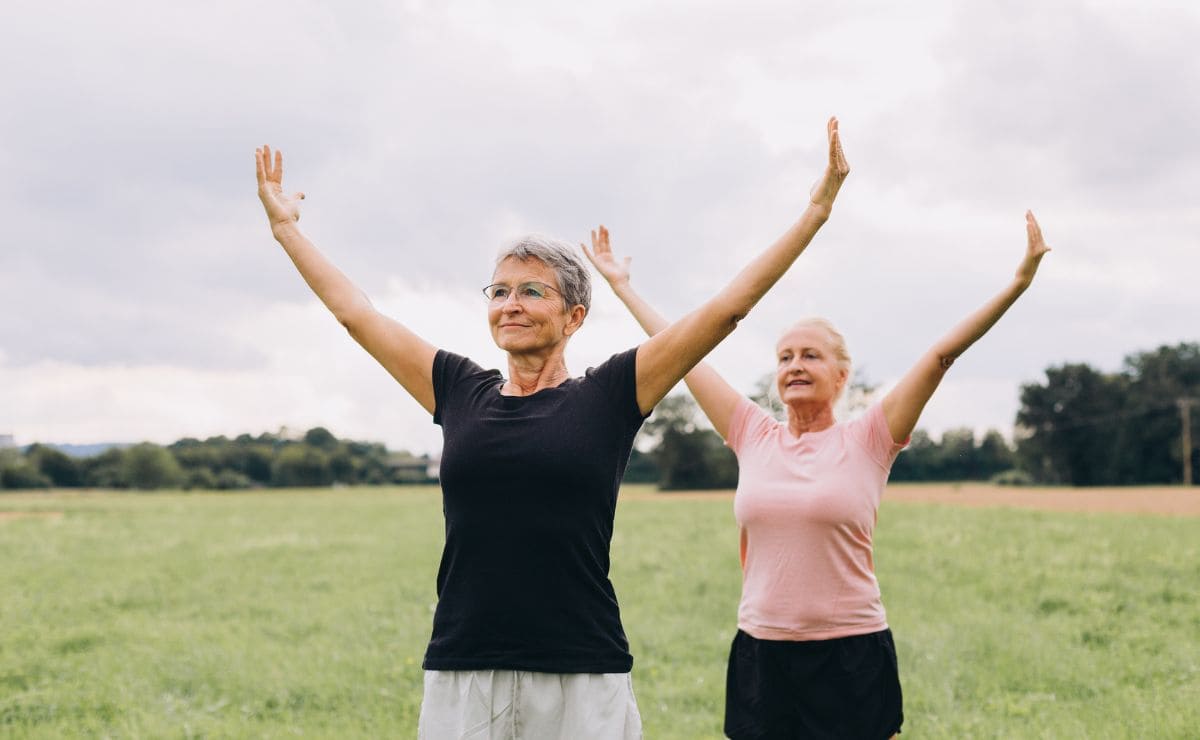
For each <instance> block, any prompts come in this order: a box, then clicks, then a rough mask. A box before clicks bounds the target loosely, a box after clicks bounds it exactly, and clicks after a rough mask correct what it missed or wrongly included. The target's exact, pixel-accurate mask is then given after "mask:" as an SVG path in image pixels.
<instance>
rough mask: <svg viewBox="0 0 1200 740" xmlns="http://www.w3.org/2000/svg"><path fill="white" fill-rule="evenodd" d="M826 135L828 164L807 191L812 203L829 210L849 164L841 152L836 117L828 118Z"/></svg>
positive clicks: (848, 169)
mask: <svg viewBox="0 0 1200 740" xmlns="http://www.w3.org/2000/svg"><path fill="white" fill-rule="evenodd" d="M825 130H826V135H827V136H828V138H829V164H827V165H826V166H825V171H824V172H823V173H821V179H819V180H817V182H816V184H815V185H813V187H812V191H811V192H810V193H809V198H811V200H812V202H813V204H814V205H818V206H823V207H825V208H827V209H829V210H832V209H833V201H834V199H835V198H837V194H838V190H840V189H841V187H842V183H843V182H845V181H846V176H847V175H849V174H850V164H849V163H848V162H847V161H846V155H845V154H844V153H843V152H842V137H841V134H839V133H838V120H837V118H830V119H829V123H828V124H826V126H825Z"/></svg>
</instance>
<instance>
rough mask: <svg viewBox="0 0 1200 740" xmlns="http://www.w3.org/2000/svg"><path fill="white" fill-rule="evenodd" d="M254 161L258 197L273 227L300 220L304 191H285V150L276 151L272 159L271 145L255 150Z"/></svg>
mask: <svg viewBox="0 0 1200 740" xmlns="http://www.w3.org/2000/svg"><path fill="white" fill-rule="evenodd" d="M254 163H255V166H256V169H257V173H258V199H259V200H261V201H262V204H263V208H265V209H266V211H267V220H268V221H270V222H271V228H272V229H274V228H275V227H277V226H285V225H290V224H292V223H295V222H296V221H299V220H300V201H302V200H304V193H293V194H292V195H287V194H285V193H284V192H283V152H280V151H276V152H275V160H274V162H272V161H271V147H269V146H263V147H262V148H261V149H255V150H254Z"/></svg>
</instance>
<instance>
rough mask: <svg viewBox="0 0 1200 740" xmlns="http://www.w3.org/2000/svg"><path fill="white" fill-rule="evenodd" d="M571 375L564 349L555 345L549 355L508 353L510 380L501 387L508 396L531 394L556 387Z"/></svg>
mask: <svg viewBox="0 0 1200 740" xmlns="http://www.w3.org/2000/svg"><path fill="white" fill-rule="evenodd" d="M570 377H571V373H570V372H568V370H567V363H566V360H565V359H564V358H563V355H562V350H561V349H560V348H559V347H555V348H554V350H552V351H551V353H550V354H549V355H515V354H511V353H510V354H509V355H508V381H507V382H505V384H504V386H503V387H502V388H501V389H500V392H501V393H503V394H504V395H506V396H531V395H533V394H534V393H537V392H538V391H540V390H544V389H546V388H554V387H555V386H558V385H561V384H562V383H563V382H564V381H565V380H567V379H568V378H570Z"/></svg>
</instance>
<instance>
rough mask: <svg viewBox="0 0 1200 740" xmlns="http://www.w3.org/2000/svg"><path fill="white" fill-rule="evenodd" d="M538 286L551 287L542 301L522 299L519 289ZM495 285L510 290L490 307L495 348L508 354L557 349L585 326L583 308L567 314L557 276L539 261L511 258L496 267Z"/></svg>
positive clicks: (489, 304)
mask: <svg viewBox="0 0 1200 740" xmlns="http://www.w3.org/2000/svg"><path fill="white" fill-rule="evenodd" d="M529 282H538V283H545V284H546V285H549V286H550V291H549V292H548V293H547V295H546V297H545V298H542V299H540V300H538V299H534V298H530V297H528V296H522V295H520V291H519V290H518V289H517V288H518V286H520V285H522V284H523V283H529ZM492 283H494V284H500V285H507V286H509V287H510V288H511V290H509V291H508V295H507V296H506V297H505V298H504V299H503V300H495V301H491V302H489V303H488V324H489V325H490V326H491V329H492V339H493V340H494V341H495V342H496V346H497V347H499V348H500V349H502V350H504V351H506V352H515V353H524V352H536V351H538V350H544V349H548V348H551V347H555V346H557V345H559V344H561V343H562V342H564V341H566V339H567V337H569V336H570V335H571V334H573V333H575V330H576V329H578V328H579V326H580V325H581V324H582V323H583V307H582V306H578V307H575V308H574V310H572V311H570V312H568V311H566V307H565V304H564V303H563V298H562V293H560V292H559V289H558V276H557V275H555V273H554V270H553V268H551V267H549V266H547V265H546V264H544V263H542V262H540V261H538V260H532V259H531V260H524V261H522V260H518V259H514V258H511V257H510V258H509V259H506V260H504V261H503V262H501V263H500V264H499V265H498V266H497V267H496V272H495V273H494V274H493V275H492Z"/></svg>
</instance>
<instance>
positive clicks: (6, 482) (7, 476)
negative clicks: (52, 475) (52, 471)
mask: <svg viewBox="0 0 1200 740" xmlns="http://www.w3.org/2000/svg"><path fill="white" fill-rule="evenodd" d="M49 487H50V479H49V478H47V477H46V476H45V475H42V474H41V473H39V472H38V470H37V468H35V467H33V466H32V465H29V464H27V463H23V462H22V463H17V464H15V465H9V466H7V467H5V468H4V469H3V470H0V488H49Z"/></svg>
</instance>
